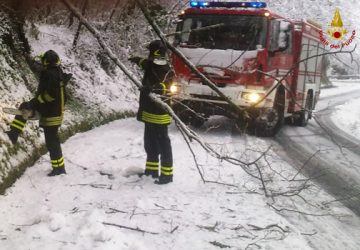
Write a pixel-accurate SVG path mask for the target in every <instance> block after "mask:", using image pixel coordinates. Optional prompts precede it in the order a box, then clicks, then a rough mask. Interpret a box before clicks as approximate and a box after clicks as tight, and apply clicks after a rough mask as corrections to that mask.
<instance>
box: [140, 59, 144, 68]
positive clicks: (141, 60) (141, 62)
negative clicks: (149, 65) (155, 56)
mask: <svg viewBox="0 0 360 250" xmlns="http://www.w3.org/2000/svg"><path fill="white" fill-rule="evenodd" d="M144 61H145V58H141V59H140V61H139V66H140V67H141V68H143V67H144V66H143V65H142V64H143V62H144Z"/></svg>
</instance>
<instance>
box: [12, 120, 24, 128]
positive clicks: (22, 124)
mask: <svg viewBox="0 0 360 250" xmlns="http://www.w3.org/2000/svg"><path fill="white" fill-rule="evenodd" d="M12 123H16V124H17V125H20V126H22V127H25V123H23V122H22V121H19V120H18V119H14V120H13V121H12Z"/></svg>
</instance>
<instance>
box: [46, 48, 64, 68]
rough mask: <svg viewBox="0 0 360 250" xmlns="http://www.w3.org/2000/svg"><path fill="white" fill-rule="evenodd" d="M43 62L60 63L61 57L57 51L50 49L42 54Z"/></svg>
mask: <svg viewBox="0 0 360 250" xmlns="http://www.w3.org/2000/svg"><path fill="white" fill-rule="evenodd" d="M41 63H42V64H43V65H45V66H55V65H59V64H60V57H59V55H58V54H57V53H56V52H55V51H53V50H48V51H46V52H45V53H44V54H43V55H42V56H41Z"/></svg>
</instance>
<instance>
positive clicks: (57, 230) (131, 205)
mask: <svg viewBox="0 0 360 250" xmlns="http://www.w3.org/2000/svg"><path fill="white" fill-rule="evenodd" d="M207 125H208V127H207V128H202V129H201V130H199V131H198V132H199V133H200V134H201V135H202V136H204V138H205V139H206V141H207V142H208V143H210V144H211V145H212V146H213V147H214V148H216V149H217V150H218V151H219V152H221V153H222V154H225V155H230V156H233V157H236V158H240V157H241V158H242V159H244V160H245V159H248V160H251V159H253V158H254V157H255V158H256V157H257V156H258V155H259V154H262V152H264V151H265V150H266V149H267V148H268V147H269V145H270V144H273V143H274V141H273V140H272V139H268V140H263V139H262V138H256V137H252V136H247V135H242V134H236V133H234V132H233V131H232V129H231V123H230V122H229V121H227V120H225V121H224V120H223V119H213V120H212V121H211V122H209V123H208V124H207ZM314 127H315V125H314V124H313V123H310V126H309V128H307V129H304V128H293V127H292V128H291V129H292V130H293V131H296V133H295V132H294V133H295V134H294V135H293V136H292V137H291V136H289V138H290V139H292V140H293V139H294V138H296V137H297V136H298V135H301V137H305V136H303V135H309V136H307V137H314V136H315V134H321V132H320V131H318V130H319V129H315V130H312V128H314ZM284 129H285V130H284V131H285V132H284V133H290V132H288V130H290V128H287V127H285V128H284ZM208 130H211V131H208ZM142 134H143V124H141V123H139V122H137V121H136V120H135V119H133V118H132V119H124V120H119V121H115V122H112V123H110V124H107V125H104V126H101V127H99V128H95V129H93V130H91V131H88V132H86V133H81V134H77V135H75V136H73V137H72V138H70V139H69V140H68V141H67V142H66V143H64V144H63V150H64V155H65V161H66V167H67V171H68V174H67V175H65V176H60V177H56V178H48V177H46V173H47V172H48V171H50V167H49V162H48V161H49V156H48V155H45V156H43V157H41V159H40V160H39V161H38V162H37V163H36V164H35V165H34V166H33V167H31V168H29V169H27V170H26V172H25V174H24V175H23V176H22V177H21V178H20V179H19V180H17V182H16V183H15V184H14V185H13V186H12V187H11V188H9V189H8V190H7V192H6V194H5V195H3V196H0V218H1V224H0V249H1V250H48V249H55V250H70V249H71V250H90V249H91V250H152V249H154V250H155V249H157V250H158V249H159V250H169V249H173V250H183V249H194V250H218V249H219V248H226V249H233V250H238V249H249V250H255V249H259V248H261V249H269V250H289V249H301V250H310V249H311V250H313V249H319V250H323V249H327V250H338V249H346V250H358V246H359V244H360V240H359V239H360V230H359V228H360V220H359V218H358V217H357V216H356V215H354V213H353V212H352V211H350V210H349V209H347V208H346V207H343V206H342V204H340V203H338V202H334V198H333V197H332V196H329V195H328V194H327V193H326V192H324V191H323V190H322V189H321V188H319V187H318V186H316V185H313V184H311V185H310V183H308V184H309V185H308V188H307V189H305V190H303V192H301V199H299V197H298V196H289V197H285V196H277V197H276V198H274V199H268V198H266V197H265V196H264V193H263V189H262V186H261V183H260V182H259V181H257V180H255V179H254V178H252V177H250V176H249V175H247V174H245V173H244V171H243V170H242V169H241V168H240V167H239V166H236V165H232V164H229V163H226V162H225V161H222V160H219V159H216V158H213V157H211V156H210V155H209V154H207V153H206V152H204V150H202V149H201V148H200V147H199V146H198V145H197V144H196V143H192V147H193V150H194V152H195V154H196V156H197V160H198V163H199V167H200V169H201V171H202V173H203V174H204V176H205V178H206V179H207V180H211V181H216V182H221V183H225V184H227V185H223V184H214V183H213V184H211V183H208V184H204V183H203V182H202V181H201V178H200V175H199V172H198V169H197V168H196V167H195V164H194V160H193V156H192V154H191V153H190V151H189V149H188V147H187V145H186V143H184V140H183V138H182V136H181V133H180V132H179V131H178V130H177V129H176V127H175V126H174V125H172V126H171V127H170V136H171V139H172V145H173V150H174V159H175V170H174V173H175V175H174V182H173V183H171V184H168V185H165V186H158V185H155V184H154V183H153V180H152V179H151V178H143V179H140V178H138V177H137V176H135V175H131V173H133V172H136V171H141V170H142V168H143V165H144V161H145V154H144V149H143V138H142V136H143V135H142ZM318 138H319V137H316V138H315V139H312V143H315V144H316V145H317V146H318V147H320V148H321V150H327V151H326V152H330V153H331V154H333V152H332V151H333V150H334V146H333V145H332V146H331V147H330V146H327V145H326V144H325V142H324V143H323V142H320V140H319V139H318ZM276 150H277V149H276V148H275V147H274V148H273V149H272V150H270V151H269V152H268V155H267V161H266V163H268V164H269V165H270V167H271V169H272V170H271V171H269V169H267V170H266V169H264V174H266V175H267V176H269V177H271V178H275V175H274V173H275V172H278V173H281V175H282V176H285V175H286V176H290V177H291V176H294V175H295V174H297V171H296V170H294V168H293V167H292V166H290V165H288V164H286V162H284V161H283V160H282V159H280V158H279V157H278V155H277V152H276ZM313 153H314V152H313ZM322 153H323V152H322ZM344 162H345V163H346V161H344ZM345 163H344V164H345ZM264 166H267V165H266V164H265V165H264ZM343 168H345V167H343ZM346 168H350V165H346ZM353 174H354V173H353ZM299 178H300V179H302V177H301V176H299ZM275 179H276V178H275ZM269 180H270V179H269ZM229 184H230V185H229ZM267 185H268V188H269V189H270V188H271V189H274V190H275V191H276V190H279V191H281V190H283V188H286V187H287V186H289V185H290V186H289V187H290V188H291V187H292V186H293V185H295V183H294V182H290V183H289V182H284V181H279V182H274V183H273V184H271V183H270V182H269V183H267ZM270 204H271V205H272V206H274V207H276V208H278V209H285V210H284V211H282V212H278V211H276V210H275V209H274V208H271V207H270ZM286 209H288V210H286ZM291 211H293V212H291ZM116 225H117V226H116ZM121 227H122V228H121ZM141 230H143V231H142V232H141Z"/></svg>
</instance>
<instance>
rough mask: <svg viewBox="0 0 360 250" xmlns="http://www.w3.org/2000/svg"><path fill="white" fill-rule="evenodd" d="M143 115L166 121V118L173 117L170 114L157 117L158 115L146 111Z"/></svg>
mask: <svg viewBox="0 0 360 250" xmlns="http://www.w3.org/2000/svg"><path fill="white" fill-rule="evenodd" d="M143 114H144V115H146V116H148V117H153V118H158V119H165V118H170V117H171V116H170V115H169V114H163V115H157V114H151V113H148V112H146V111H143Z"/></svg>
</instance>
